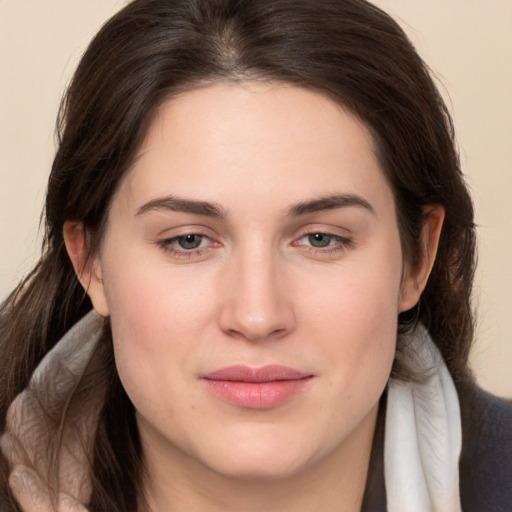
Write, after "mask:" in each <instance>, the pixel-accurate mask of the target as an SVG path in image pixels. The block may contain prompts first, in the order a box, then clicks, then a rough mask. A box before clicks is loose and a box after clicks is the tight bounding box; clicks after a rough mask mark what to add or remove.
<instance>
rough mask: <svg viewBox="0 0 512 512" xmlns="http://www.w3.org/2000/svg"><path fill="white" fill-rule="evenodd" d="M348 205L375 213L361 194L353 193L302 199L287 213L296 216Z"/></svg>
mask: <svg viewBox="0 0 512 512" xmlns="http://www.w3.org/2000/svg"><path fill="white" fill-rule="evenodd" d="M349 206H355V207H358V208H364V209H365V210H368V211H369V212H370V213H372V214H375V210H374V208H373V206H372V205H371V204H370V203H369V202H368V201H367V200H366V199H364V198H363V197H361V196H357V195H354V194H334V195H330V196H324V197H320V198H318V199H312V200H311V201H302V202H300V203H297V204H295V205H293V206H292V207H291V208H290V209H289V211H288V215H289V216H293V217H298V216H300V215H305V214H308V213H315V212H319V211H323V210H334V209H336V208H347V207H349Z"/></svg>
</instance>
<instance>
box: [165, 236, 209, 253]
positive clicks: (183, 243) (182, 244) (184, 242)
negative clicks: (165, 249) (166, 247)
mask: <svg viewBox="0 0 512 512" xmlns="http://www.w3.org/2000/svg"><path fill="white" fill-rule="evenodd" d="M207 240H208V238H207V237H206V236H204V235H196V234H191V235H183V236H177V237H176V238H173V240H172V241H173V242H174V243H175V244H176V245H178V246H179V248H180V249H185V250H191V249H199V248H200V247H202V246H203V245H204V243H206V242H207Z"/></svg>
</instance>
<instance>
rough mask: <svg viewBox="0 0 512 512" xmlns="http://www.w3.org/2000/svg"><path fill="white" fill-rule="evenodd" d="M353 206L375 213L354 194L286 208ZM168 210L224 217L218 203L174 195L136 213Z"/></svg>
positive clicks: (295, 211)
mask: <svg viewBox="0 0 512 512" xmlns="http://www.w3.org/2000/svg"><path fill="white" fill-rule="evenodd" d="M350 206H355V207H359V208H364V209H366V210H368V211H369V212H370V213H373V214H374V213H375V210H374V209H373V207H372V205H371V204H370V203H369V202H368V201H367V200H366V199H364V198H362V197H360V196H357V195H354V194H333V195H329V196H324V197H320V198H318V199H311V200H309V201H301V202H299V203H296V204H294V205H293V206H292V207H291V208H290V209H289V210H288V216H292V217H299V216H301V215H306V214H308V213H315V212H319V211H323V210H334V209H337V208H347V207H350ZM158 210H169V211H174V212H182V213H191V214H195V215H204V216H206V217H214V218H225V217H226V212H225V210H224V209H223V208H222V207H221V206H220V205H218V204H215V203H210V202H208V201H194V200H192V199H184V198H181V197H176V196H166V197H159V198H157V199H152V200H151V201H148V202H147V203H144V204H143V205H142V206H141V207H140V208H139V209H138V210H137V213H136V215H143V214H144V213H148V212H151V211H158Z"/></svg>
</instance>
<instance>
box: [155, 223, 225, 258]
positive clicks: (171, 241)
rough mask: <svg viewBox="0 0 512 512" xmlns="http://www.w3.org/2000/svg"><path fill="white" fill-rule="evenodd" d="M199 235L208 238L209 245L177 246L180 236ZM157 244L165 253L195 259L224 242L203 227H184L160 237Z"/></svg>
mask: <svg viewBox="0 0 512 512" xmlns="http://www.w3.org/2000/svg"><path fill="white" fill-rule="evenodd" d="M165 231H170V230H165ZM165 231H164V232H165ZM191 235H194V236H199V237H202V239H206V240H208V241H209V243H208V245H207V246H205V247H197V248H192V249H184V248H180V247H177V241H178V240H179V239H180V238H185V237H187V236H191ZM155 244H156V245H157V246H158V247H160V248H161V249H162V250H163V251H164V252H165V253H167V254H170V255H171V256H174V257H177V258H184V259H194V258H198V257H201V256H203V255H205V254H206V253H207V252H210V251H211V250H214V249H216V248H217V247H220V246H221V245H222V244H221V243H220V242H218V241H217V240H215V239H214V238H213V237H212V236H209V235H207V234H205V233H204V230H202V229H194V227H192V228H188V229H182V230H181V232H178V233H176V234H172V235H171V236H166V237H163V238H159V239H158V240H156V241H155Z"/></svg>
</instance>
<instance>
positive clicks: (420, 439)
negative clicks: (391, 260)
mask: <svg viewBox="0 0 512 512" xmlns="http://www.w3.org/2000/svg"><path fill="white" fill-rule="evenodd" d="M102 327H103V320H102V319H101V317H99V316H98V315H97V314H95V313H94V312H91V313H89V314H88V315H86V316H85V317H84V318H83V319H82V320H81V321H80V322H78V323H77V324H76V325H75V326H74V327H73V328H72V329H71V330H70V331H69V332H68V333H67V334H66V335H65V336H64V337H63V338H62V339H61V340H60V341H59V342H58V343H57V344H56V345H55V347H54V348H53V349H52V350H51V351H50V352H49V353H48V354H47V355H46V356H45V358H44V359H43V361H42V362H41V364H40V365H39V366H38V367H37V369H36V370H35V372H34V374H33V376H32V378H31V379H30V383H29V385H28V386H27V388H26V389H25V390H24V391H23V392H22V393H21V394H20V395H18V397H17V398H16V399H15V400H14V401H13V403H12V404H11V406H10V407H9V411H8V413H7V422H6V430H5V433H4V434H3V435H2V438H1V440H0V443H1V448H2V451H3V453H4V455H5V457H6V458H7V460H8V462H9V464H10V468H11V475H10V480H9V484H10V486H11V490H12V492H13V495H14V496H15V497H16V499H17V500H18V502H19V503H20V505H21V507H22V509H23V510H24V511H25V512H43V511H44V512H46V511H48V512H49V511H51V510H57V511H58V512H86V511H87V509H86V508H85V507H84V505H83V503H87V501H88V497H89V496H90V492H91V483H90V481H89V478H88V476H87V474H88V468H89V467H90V463H91V461H90V456H91V455H90V454H91V448H92V443H93V440H94V431H95V429H94V425H95V424H96V422H97V418H98V413H99V409H100V407H101V403H96V404H94V403H93V404H92V405H90V406H88V408H87V406H86V405H85V404H84V411H82V412H83V413H84V414H82V415H81V419H80V422H77V421H76V418H71V421H69V420H70V418H67V417H66V418H63V421H68V422H69V423H71V428H66V427H64V429H63V431H62V432H63V435H62V438H61V439H60V441H61V448H60V451H59V462H60V471H59V475H58V486H59V494H58V503H57V504H55V503H53V502H52V501H51V499H50V496H49V492H48V484H47V483H46V482H45V476H46V475H47V474H48V472H49V469H50V468H49V467H48V462H49V461H48V457H47V456H46V450H47V446H48V441H49V439H51V437H50V436H51V435H52V432H49V431H48V430H45V429H44V427H43V428H41V424H42V425H43V426H44V422H45V421H46V419H47V413H46V412H45V411H47V410H51V409H52V407H53V408H54V405H52V403H53V402H55V397H57V396H58V397H69V396H70V395H71V394H72V392H73V389H74V386H75V384H76V383H77V382H78V380H79V379H80V377H81V375H82V374H83V372H84V369H85V367H86V366H87V363H88V361H89V359H90V357H91V354H92V353H93V351H94V348H95V346H96V344H97V342H98V340H99V338H100V336H101V332H102ZM405 341H406V343H407V349H406V351H405V352H406V353H407V354H408V358H409V360H408V364H409V365H414V367H415V368H416V369H417V370H419V371H420V372H422V373H425V371H426V372H427V378H426V379H425V380H424V381H422V382H421V383H410V382H402V381H398V380H395V379H391V380H390V382H389V388H388V398H387V411H386V430H385V434H384V476H385V485H386V494H387V510H388V512H460V510H461V507H460V499H459V472H458V459H459V454H460V449H461V424H460V411H459V402H458V398H457V393H456V391H455V386H454V384H453V381H452V379H451V377H450V374H449V372H448V370H447V368H446V365H445V364H444V362H443V360H442V358H441V355H440V353H439V351H438V350H437V348H436V346H435V345H434V343H433V341H432V340H431V339H430V337H429V335H428V333H427V331H426V330H425V329H424V328H422V327H419V328H417V329H416V331H415V333H414V334H413V335H411V336H408V337H407V339H406V340H405ZM41 390H44V391H43V392H42V393H41ZM64 402H65V400H64ZM60 403H62V402H60ZM34 427H35V428H34ZM77 433H78V435H79V439H80V441H79V442H77Z"/></svg>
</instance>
